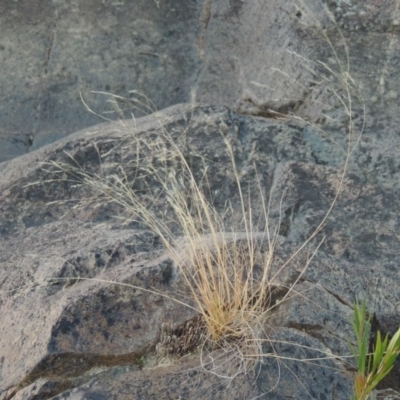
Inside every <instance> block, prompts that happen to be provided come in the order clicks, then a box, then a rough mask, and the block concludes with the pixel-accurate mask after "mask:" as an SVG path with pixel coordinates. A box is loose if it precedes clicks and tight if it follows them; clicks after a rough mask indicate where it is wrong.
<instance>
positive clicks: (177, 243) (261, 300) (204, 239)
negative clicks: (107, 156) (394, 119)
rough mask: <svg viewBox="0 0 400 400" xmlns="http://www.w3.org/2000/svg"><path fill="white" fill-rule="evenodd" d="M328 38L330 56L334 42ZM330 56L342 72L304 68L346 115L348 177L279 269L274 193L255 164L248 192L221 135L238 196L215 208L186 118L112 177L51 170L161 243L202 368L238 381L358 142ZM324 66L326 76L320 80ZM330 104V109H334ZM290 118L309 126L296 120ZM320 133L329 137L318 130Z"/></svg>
mask: <svg viewBox="0 0 400 400" xmlns="http://www.w3.org/2000/svg"><path fill="white" fill-rule="evenodd" d="M325 39H326V40H327V41H328V43H329V44H330V47H331V49H332V50H334V47H333V45H332V44H331V42H330V40H329V38H328V37H327V36H326V37H325ZM346 54H347V48H346ZM334 56H335V57H336V60H337V61H338V63H337V69H336V70H334V69H333V67H331V66H328V65H327V64H325V63H314V62H310V61H308V60H306V59H304V60H303V61H304V64H305V65H307V67H308V68H309V69H310V70H312V71H313V74H315V75H317V73H318V74H319V76H320V77H321V76H322V79H321V82H322V83H323V84H324V85H327V86H328V87H329V88H330V90H331V93H332V94H333V95H334V96H336V98H337V100H338V103H339V104H340V105H341V106H342V110H341V111H340V115H341V116H342V117H343V116H344V117H346V118H347V120H348V124H347V131H348V132H347V134H348V140H347V148H344V149H342V150H343V152H344V154H345V163H344V166H343V171H342V173H341V177H340V181H339V184H338V186H337V190H336V195H335V197H334V199H333V201H332V203H331V205H330V207H329V209H328V210H327V211H326V214H325V216H324V217H323V219H322V220H321V221H320V223H319V224H318V226H316V227H315V230H314V232H313V233H312V234H311V235H310V236H309V238H308V239H307V240H306V241H305V242H304V243H303V244H302V245H301V246H300V247H299V248H298V249H297V250H296V251H295V252H294V253H293V254H292V255H291V256H290V257H288V258H287V259H286V261H284V262H283V263H282V264H281V265H278V266H277V265H275V264H274V255H275V249H276V246H277V240H278V234H277V233H278V232H279V222H278V225H277V226H276V227H275V228H274V229H271V228H270V223H269V207H270V198H269V197H268V196H270V195H271V193H270V194H269V195H268V194H267V195H265V193H264V188H263V187H262V185H261V180H260V178H259V175H258V171H257V169H256V167H254V168H253V172H254V176H255V180H254V182H255V184H254V186H253V187H252V190H251V191H249V190H248V188H247V187H246V188H244V187H243V184H242V174H241V172H240V171H239V169H238V167H237V165H236V163H237V160H236V159H235V154H234V150H233V145H232V142H231V141H230V138H229V136H228V135H226V132H225V131H224V130H223V129H220V132H219V134H220V135H221V138H222V140H223V142H224V143H225V148H226V152H227V154H228V155H229V160H230V163H231V165H230V166H229V167H227V169H229V171H230V173H231V175H232V176H233V181H234V183H235V186H236V191H237V193H238V198H239V202H238V204H236V206H235V207H234V205H233V204H231V203H230V202H229V201H226V204H225V206H224V207H223V208H222V209H221V207H217V206H215V204H214V202H213V193H212V190H211V188H210V187H211V186H210V182H211V181H212V179H213V177H212V176H210V170H209V163H208V161H207V160H206V159H205V158H204V157H203V156H202V155H201V154H197V153H196V152H195V151H194V152H193V151H192V150H190V151H189V153H190V154H188V152H187V142H186V138H187V130H188V129H189V128H190V121H188V124H187V126H186V127H185V128H184V129H182V132H180V134H179V135H176V133H174V134H173V135H172V134H171V132H169V131H168V123H169V121H165V120H163V117H162V115H158V116H157V114H155V115H154V118H159V123H160V129H159V131H158V132H157V133H148V134H146V135H143V136H136V135H132V136H130V137H129V138H128V139H127V143H128V144H129V146H131V147H132V148H135V152H136V154H135V159H134V160H132V162H131V163H130V164H129V165H119V166H118V167H117V168H113V170H112V173H110V172H109V170H107V168H105V167H102V166H101V168H100V172H99V173H93V172H88V171H85V170H84V169H83V168H82V167H81V166H80V164H79V163H78V162H77V161H76V160H75V159H74V158H73V156H72V155H70V156H69V157H70V160H69V162H67V163H65V164H61V163H52V164H51V166H50V167H51V171H52V173H54V172H58V173H60V174H64V175H66V176H67V177H68V179H69V180H72V181H74V182H76V184H78V185H84V186H88V187H90V188H91V189H92V190H93V191H94V192H96V193H99V194H100V195H101V198H102V200H103V201H104V202H112V203H116V204H118V205H120V206H122V208H123V209H124V210H126V211H127V212H128V213H129V218H132V219H136V220H140V221H141V222H142V223H144V224H145V225H146V226H147V227H148V228H150V229H151V230H152V231H153V232H154V233H155V234H156V235H158V236H159V237H160V238H161V240H162V242H163V244H164V246H165V248H166V249H167V250H168V251H169V252H170V254H171V257H172V259H173V261H174V262H175V264H176V266H177V268H178V269H179V271H180V274H181V276H182V277H183V279H184V281H185V282H186V285H187V288H188V290H189V292H190V296H189V297H190V298H189V300H188V304H187V305H188V306H189V307H191V308H195V309H196V310H197V312H198V313H199V315H200V324H202V326H204V327H205V329H204V330H202V332H203V333H204V334H202V335H200V336H201V340H202V341H203V343H201V344H202V345H203V350H206V349H207V350H208V353H207V355H206V353H204V358H203V361H204V364H207V365H205V367H206V368H207V369H209V370H211V371H212V372H214V373H216V374H218V375H220V376H224V377H229V378H233V377H235V376H236V375H237V374H239V373H245V372H246V371H248V369H249V368H250V367H251V366H253V365H254V364H255V363H256V362H259V361H262V360H263V359H264V358H267V357H271V356H272V355H271V354H265V353H264V350H263V344H264V343H265V342H266V341H268V340H269V338H268V334H267V332H266V326H268V317H269V315H270V313H271V312H273V311H274V309H275V308H276V304H277V299H278V301H279V302H283V301H285V300H288V299H289V298H291V297H292V296H295V295H296V289H295V288H296V284H297V282H298V281H299V280H300V279H301V277H302V275H303V274H304V272H305V271H306V269H307V267H308V265H309V263H310V261H311V259H312V257H313V255H314V254H315V251H316V250H314V252H313V253H312V254H311V255H310V256H309V257H308V258H307V262H306V263H305V264H304V266H303V269H302V271H301V272H300V273H299V274H298V275H297V278H296V280H295V282H293V284H292V285H291V286H290V287H282V284H278V283H277V282H278V279H277V277H279V274H280V273H281V272H282V271H283V270H284V269H285V268H288V267H290V263H291V262H292V261H293V260H294V259H295V258H296V257H297V256H298V255H299V254H300V252H302V251H303V250H305V249H306V248H307V246H308V245H309V244H310V242H311V241H312V240H313V239H315V238H316V236H317V235H318V233H320V231H321V229H322V228H323V227H324V225H325V223H326V221H327V219H328V216H329V215H330V213H331V212H332V210H333V208H334V206H335V204H336V202H337V199H338V196H339V195H340V192H341V190H342V187H343V181H344V178H345V175H346V172H347V169H348V163H349V160H350V157H351V154H352V152H353V151H354V148H355V146H356V144H357V142H358V140H359V134H357V133H356V127H355V124H354V121H353V97H352V96H353V93H354V92H356V91H357V88H356V86H355V83H354V81H353V80H352V78H351V75H350V71H349V67H348V63H346V64H345V65H343V64H342V63H341V62H339V57H338V55H337V53H336V52H334ZM347 57H348V54H347ZM316 67H318V69H319V72H317V68H316ZM321 69H322V70H323V71H324V72H325V73H324V74H322V75H321V72H320V70H321ZM307 90H308V89H307ZM139 104H142V105H143V104H144V103H143V102H142V101H140V102H139ZM149 104H150V103H148V102H147V103H145V104H144V107H145V108H148V107H150V105H149ZM325 106H326V108H328V109H329V108H330V110H331V111H332V109H334V108H335V107H336V106H335V107H333V106H329V105H325ZM271 112H273V111H272V110H271ZM289 117H291V118H294V119H296V120H297V121H300V122H302V123H304V124H306V125H307V124H308V123H307V122H305V121H304V120H300V118H298V117H296V116H294V115H291V116H289ZM314 128H316V130H317V131H319V132H320V133H321V134H322V135H324V136H329V135H327V134H326V133H325V131H324V130H323V129H322V128H321V127H314ZM361 130H362V128H361ZM336 144H337V143H336ZM93 146H94V147H95V148H96V151H97V152H98V155H99V159H100V161H101V160H102V158H103V156H104V155H103V154H102V152H101V151H100V150H99V149H98V148H97V144H96V143H94V144H93ZM193 159H195V160H196V166H195V167H194V164H193ZM255 201H256V202H258V203H259V204H261V210H262V212H261V214H260V215H254V208H253V206H252V205H253V204H254V202H255ZM256 220H257V221H259V222H260V224H259V225H260V226H262V227H263V229H262V230H261V231H260V229H259V227H258V226H256V225H255V223H254V221H256ZM318 247H319V244H317V246H316V249H318ZM278 292H279V296H277V293H278ZM222 355H223V357H222ZM275 356H276V357H278V358H279V355H275ZM325 356H326V357H328V358H329V357H331V355H325ZM227 360H228V361H227ZM233 366H234V367H233Z"/></svg>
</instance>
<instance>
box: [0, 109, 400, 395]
mask: <svg viewBox="0 0 400 400" xmlns="http://www.w3.org/2000/svg"><path fill="white" fill-rule="evenodd" d="M163 129H166V130H167V131H168V132H170V134H171V135H172V137H173V138H174V140H176V141H177V142H178V143H180V146H183V147H182V150H185V149H186V150H185V151H187V153H186V157H187V160H188V162H189V165H190V166H191V168H192V170H193V173H194V174H195V175H196V174H198V175H196V176H201V167H202V164H201V162H199V159H205V160H208V165H209V172H210V176H211V177H212V180H210V189H211V190H212V191H213V190H214V188H216V189H218V191H217V192H215V193H216V195H215V197H214V202H215V204H216V207H217V208H218V207H222V205H223V204H224V200H225V199H226V198H229V199H230V200H231V204H232V206H233V207H234V208H235V209H237V210H239V208H238V206H239V203H238V201H239V194H238V192H237V190H236V189H235V185H234V178H233V177H232V173H231V172H230V170H229V151H228V149H227V147H226V142H225V140H224V138H223V137H225V138H227V139H228V140H229V142H230V143H231V145H232V149H233V153H234V156H235V159H236V162H237V165H238V166H239V167H240V171H241V174H242V182H243V188H247V187H249V188H254V185H253V186H252V182H253V184H254V176H255V175H254V174H255V171H256V170H257V171H259V173H262V178H261V181H260V182H261V185H262V186H261V187H262V192H263V193H265V196H267V197H268V193H269V192H270V191H272V197H271V210H270V223H271V225H272V226H274V224H276V223H277V221H278V220H279V215H280V220H281V227H280V231H279V237H280V239H279V245H278V246H277V249H276V253H275V257H274V264H273V270H272V271H271V273H272V274H273V273H274V272H275V271H277V270H278V269H279V267H280V266H281V265H283V264H284V263H285V261H287V260H288V258H290V256H291V255H292V254H294V252H295V251H296V249H298V248H299V246H300V245H301V244H302V243H303V242H304V240H305V239H306V238H307V237H308V236H309V235H310V233H311V232H312V230H313V229H315V227H316V226H317V225H318V223H319V222H320V221H321V220H322V218H323V217H324V215H325V213H326V211H327V209H328V208H329V205H330V203H331V201H332V199H333V198H334V195H335V192H336V190H337V187H338V182H339V178H340V166H341V164H342V163H343V161H344V160H343V159H344V156H343V155H342V159H340V157H339V156H338V155H337V154H335V152H334V151H332V149H334V145H332V143H331V142H330V141H329V140H327V139H326V138H324V137H320V136H318V133H317V132H313V131H312V130H311V129H310V128H309V127H308V128H305V127H302V126H300V125H298V124H295V123H292V122H290V121H289V120H288V121H274V120H270V119H265V118H256V117H252V116H243V115H239V114H236V113H234V112H232V111H231V110H229V109H227V108H224V107H211V106H196V107H193V106H192V105H179V106H175V107H172V108H170V109H167V110H165V111H163V112H162V113H159V114H157V115H152V116H148V117H144V118H140V119H138V120H136V121H135V120H130V121H129V120H127V121H124V122H123V123H105V124H102V125H99V126H95V127H93V128H91V129H88V130H84V131H81V132H77V133H75V134H73V135H71V136H69V137H67V138H64V139H62V140H60V141H58V142H55V143H53V144H51V145H49V146H46V147H43V148H42V149H39V150H37V151H35V152H32V153H31V154H28V155H26V156H23V157H19V158H16V159H13V160H11V161H9V162H7V163H5V164H3V169H2V174H1V178H0V189H1V193H2V197H1V199H0V208H1V211H2V213H1V221H0V223H1V227H2V229H1V239H2V242H1V252H0V255H1V259H0V262H1V265H2V269H1V273H0V282H1V288H0V289H1V292H0V294H1V303H0V307H1V325H0V352H1V354H2V357H3V358H2V359H1V367H0V372H1V374H0V376H1V388H2V391H1V392H0V398H1V399H2V400H3V399H7V400H8V399H14V398H15V399H18V398H21V399H22V398H24V399H37V398H46V399H50V398H54V399H80V398H82V399H83V398H111V397H114V398H117V399H129V398H154V399H158V398H162V399H176V398H177V396H180V397H181V398H182V399H189V398H202V399H203V398H204V399H242V398H253V397H256V396H262V398H263V397H264V398H268V399H281V398H284V397H285V396H286V397H287V396H292V397H293V396H294V397H295V398H299V399H308V398H311V399H314V398H332V399H348V398H349V397H350V394H351V390H352V382H351V378H352V371H353V370H352V368H351V367H350V365H349V363H348V362H346V361H344V360H342V359H340V358H337V357H339V356H346V355H348V354H349V352H348V349H347V340H348V339H349V338H351V337H352V328H351V324H350V319H351V315H352V304H353V302H354V301H355V299H356V298H365V299H367V301H368V304H370V306H371V308H372V310H373V311H374V312H375V313H376V318H377V321H378V324H379V327H380V329H381V330H383V332H388V333H390V332H393V329H396V327H397V326H398V325H399V322H400V317H399V315H400V314H399V309H398V282H399V269H398V265H397V259H396V249H397V248H399V246H400V244H399V238H398V235H397V233H396V232H397V231H398V225H399V217H398V216H399V215H400V211H399V203H398V201H397V200H396V199H397V195H396V193H397V192H396V187H394V188H392V189H391V190H389V189H388V188H382V187H380V186H379V185H377V184H376V183H371V182H369V179H368V176H367V177H365V175H364V174H363V173H362V172H360V170H359V169H358V168H357V163H354V164H353V165H352V166H351V167H350V171H349V173H348V175H347V177H346V179H345V181H344V184H343V185H344V186H343V190H342V192H341V195H340V197H339V200H338V203H337V205H336V207H335V209H334V210H333V212H332V213H331V214H330V217H329V219H328V221H327V223H326V226H325V227H324V229H323V230H322V231H321V232H320V233H319V234H318V235H317V237H316V238H315V240H314V241H312V242H311V243H310V245H309V246H307V247H306V249H305V251H303V252H300V253H299V254H298V255H297V256H296V257H295V258H294V259H293V260H291V261H290V263H289V264H288V265H287V266H286V267H285V268H284V269H283V270H282V271H280V272H279V274H278V275H277V277H276V278H275V284H276V285H277V286H279V287H281V288H288V287H290V286H291V285H293V284H294V283H296V285H295V293H296V294H297V295H295V296H293V297H292V298H290V299H289V300H285V301H283V302H282V303H279V306H278V307H276V308H275V310H274V312H273V313H272V315H271V317H270V319H269V321H268V330H270V332H269V336H268V338H269V340H268V341H267V342H266V343H265V354H270V353H273V352H275V353H276V354H277V355H278V356H279V357H280V359H278V360H277V359H275V358H272V357H271V358H268V357H267V358H266V360H265V361H264V363H263V364H259V365H256V368H255V369H254V370H251V371H249V374H247V375H243V374H242V375H239V376H238V377H237V378H236V379H234V380H233V381H232V382H231V384H230V385H228V386H226V383H227V382H226V381H224V380H223V379H221V378H220V377H218V376H216V375H212V374H210V373H209V372H207V371H206V369H204V368H203V367H201V366H200V364H199V358H198V357H199V356H198V355H196V352H194V353H193V354H191V355H190V357H188V358H187V359H185V358H183V359H181V360H180V361H177V360H172V361H171V360H169V361H168V360H167V361H165V360H163V359H162V358H161V359H160V357H159V356H157V354H158V353H157V348H158V347H157V343H159V342H160V341H162V331H163V328H162V327H163V324H164V323H167V324H173V323H174V324H177V325H178V326H179V325H180V324H181V325H182V324H183V325H184V324H185V323H187V322H188V321H190V320H192V319H193V318H194V317H195V313H194V312H193V310H191V309H189V308H185V307H183V306H182V305H181V304H178V303H176V302H174V301H173V300H172V299H171V298H166V297H164V296H163V295H167V296H170V297H171V296H172V297H174V296H176V295H177V294H178V295H179V294H180V293H183V292H184V287H185V285H184V281H182V277H181V276H180V274H179V273H178V272H177V270H176V267H175V266H174V263H173V262H172V261H171V258H170V256H169V255H168V253H166V251H165V250H163V248H162V246H161V244H160V243H159V240H158V239H157V237H156V236H155V235H154V234H152V233H151V232H149V231H148V230H146V229H145V228H144V227H143V224H141V223H139V222H138V221H136V222H135V221H131V222H129V221H128V222H129V223H127V224H125V225H124V224H122V223H121V220H120V218H121V217H122V218H123V219H124V220H125V221H126V219H127V218H128V217H129V215H127V214H126V210H124V209H121V208H120V207H118V206H115V205H114V204H111V203H110V202H107V201H106V199H105V198H104V197H102V196H101V195H99V194H96V192H95V191H93V190H92V189H90V188H89V187H86V186H84V185H83V186H82V185H77V184H76V182H75V183H73V182H72V181H71V179H70V178H71V177H72V176H69V177H68V176H65V177H62V176H61V178H62V179H60V175H59V173H58V172H57V167H56V166H55V164H54V162H58V163H68V162H69V161H71V158H70V157H69V156H67V155H66V152H68V153H69V154H70V156H72V157H74V159H75V160H76V161H77V162H79V164H80V165H81V167H82V168H83V169H84V170H85V171H87V172H90V173H99V171H100V168H101V170H102V171H103V173H105V174H107V175H108V174H110V175H112V174H114V173H117V172H118V165H124V166H125V167H126V168H128V170H129V168H135V167H134V166H135V165H137V161H138V160H137V159H135V154H137V153H135V151H136V150H135V149H136V147H135V146H134V143H135V141H137V138H139V137H140V138H141V139H142V140H143V141H144V143H150V140H151V138H153V140H154V138H157V137H158V138H160V137H162V134H163ZM183 132H184V134H185V135H184V138H185V141H184V142H179V138H181V137H182V133H183ZM221 133H222V134H221ZM318 138H319V139H318ZM317 149H318V151H319V155H320V157H321V158H323V159H324V162H323V163H319V164H316V163H315V159H314V158H313V157H312V154H313V152H314V151H316V150H317ZM330 149H331V150H330ZM362 155H363V152H362V150H360V149H357V150H356V151H355V153H354V159H355V160H357V158H358V157H361V156H362ZM199 157H200V158H199ZM100 160H101V162H99V161H100ZM143 160H144V161H145V160H146V159H143ZM40 162H41V163H40ZM43 162H44V163H45V164H43ZM52 163H53V164H52ZM136 168H137V167H136ZM67 175H68V172H67ZM57 177H58V178H59V179H56V178H57ZM372 181H373V180H372ZM149 182H150V181H149ZM138 189H139V188H138ZM246 190H247V189H245V192H244V193H245V195H246V193H247V191H246ZM249 190H250V189H249ZM256 193H257V192H256ZM282 194H284V197H283V199H282ZM143 196H146V192H145V191H144V192H143ZM88 199H89V200H90V201H89V202H87V200H88ZM144 199H145V197H144ZM281 199H282V200H281ZM157 204H159V206H161V204H162V196H161V197H160V198H159V203H157ZM261 211H262V207H261V204H260V203H259V202H257V201H255V202H254V208H253V213H254V219H255V221H256V220H258V217H259V215H260V212H261ZM60 218H61V220H60ZM323 236H325V240H324V242H323V244H322V245H321V246H320V247H319V250H318V252H317V253H316V254H315V256H314V257H313V258H312V260H311V261H310V263H309V265H308V267H307V268H305V266H306V265H307V262H308V260H309V259H310V254H312V252H313V251H314V250H315V248H316V246H317V245H318V242H319V240H320V239H322V237H323ZM60 278H61V280H60ZM79 278H80V279H79ZM87 279H89V280H87ZM110 281H111V282H110ZM115 281H117V282H122V283H124V284H130V285H134V286H138V287H141V288H144V289H149V290H156V291H157V292H160V293H161V296H160V295H158V294H156V293H154V292H152V291H151V292H148V291H143V290H140V289H138V288H136V289H135V288H134V287H133V288H132V287H128V286H118V285H116V284H115V283H113V282H115ZM174 298H175V297H174ZM183 325H182V326H183ZM327 353H328V354H331V353H332V354H333V355H336V356H337V357H336V358H332V359H327V360H319V361H315V362H312V363H310V362H307V361H303V362H302V361H297V360H293V358H294V359H298V360H308V359H311V358H312V359H314V358H318V357H320V356H321V354H323V355H326V354H327ZM152 360H153V361H152ZM166 363H167V364H166ZM397 368H398V367H396V369H395V371H394V373H395V374H397V373H398V369H397ZM394 376H395V375H394ZM389 382H391V383H390V386H387V387H390V388H392V389H393V390H395V389H397V390H398V389H399V388H398V384H397V383H396V380H395V378H394V380H392V381H389Z"/></svg>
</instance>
